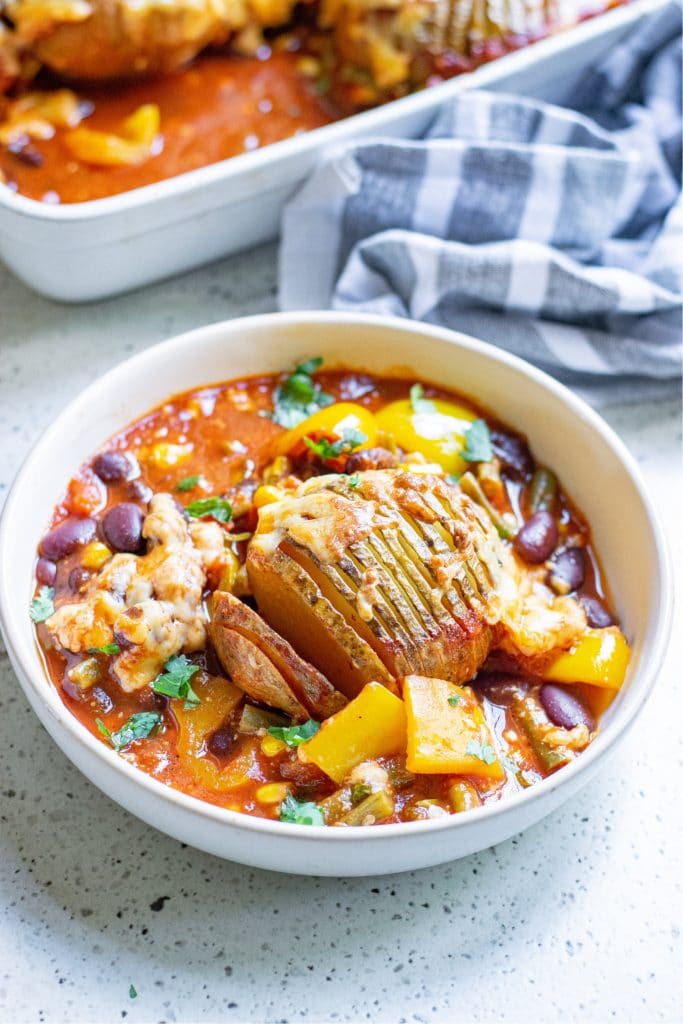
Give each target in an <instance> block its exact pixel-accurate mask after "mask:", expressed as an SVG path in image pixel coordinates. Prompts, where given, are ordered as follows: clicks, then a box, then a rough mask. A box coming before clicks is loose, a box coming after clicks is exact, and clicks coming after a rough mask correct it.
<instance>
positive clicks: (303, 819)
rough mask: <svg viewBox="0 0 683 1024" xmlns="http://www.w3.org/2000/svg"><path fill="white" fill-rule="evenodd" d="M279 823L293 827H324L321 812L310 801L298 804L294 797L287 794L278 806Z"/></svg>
mask: <svg viewBox="0 0 683 1024" xmlns="http://www.w3.org/2000/svg"><path fill="white" fill-rule="evenodd" d="M280 821H289V822H291V823H292V824H293V825H324V824H325V819H324V817H323V812H322V811H321V810H320V808H319V807H318V805H317V804H314V803H313V802H312V801H309V802H308V803H300V802H299V801H298V800H297V799H296V797H293V796H292V794H291V793H288V794H287V796H286V797H285V799H284V800H283V801H282V803H281V804H280Z"/></svg>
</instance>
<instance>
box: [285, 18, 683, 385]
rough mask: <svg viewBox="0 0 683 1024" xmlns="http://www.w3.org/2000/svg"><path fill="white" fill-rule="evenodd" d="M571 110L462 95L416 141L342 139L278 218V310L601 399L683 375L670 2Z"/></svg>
mask: <svg viewBox="0 0 683 1024" xmlns="http://www.w3.org/2000/svg"><path fill="white" fill-rule="evenodd" d="M573 99H574V102H575V105H576V108H577V109H576V110H567V109H564V108H561V107H556V106H550V105H548V104H544V103H540V102H537V101H535V100H528V99H523V98H521V97H518V96H508V95H505V94H503V93H495V92H465V93H463V94H462V95H460V96H458V97H456V99H455V100H454V101H452V102H451V103H449V104H448V105H447V106H446V107H445V108H443V109H442V111H441V112H440V114H439V115H438V116H437V118H436V120H435V122H434V123H433V124H432V126H431V128H430V130H429V131H428V133H427V135H426V137H425V139H424V140H423V141H418V142H395V141H390V140H381V139H380V140H376V141H370V142H361V143H357V144H355V145H349V146H346V147H344V148H343V149H342V150H341V151H336V152H335V153H333V154H332V155H331V156H330V157H329V159H328V160H327V161H326V162H325V163H323V164H322V165H321V166H320V167H319V169H318V170H316V171H315V172H314V173H313V174H312V176H311V177H310V179H309V180H308V182H307V183H306V184H305V185H304V186H303V187H302V189H301V190H300V191H299V192H298V194H297V195H296V196H295V197H294V198H293V199H292V200H291V202H290V203H289V205H288V207H287V208H286V210H285V213H284V218H283V235H282V245H281V252H280V304H281V307H282V308H284V309H303V308H322V307H325V306H329V305H332V306H333V307H335V308H337V309H354V310H369V311H372V312H380V313H389V314H394V315H397V316H404V317H412V318H414V319H418V320H426V321H428V322H430V323H435V324H445V325H447V326H449V327H454V328H457V329H459V330H461V331H464V332H465V333H468V334H473V335H475V336H477V337H479V338H484V339H485V340H487V341H491V342H493V343H494V344H496V345H500V346H501V347H502V348H506V349H508V350H509V351H511V352H514V353H516V354H517V355H520V356H523V357H524V358H526V359H529V360H531V361H532V362H534V363H536V364H537V365H538V366H541V367H542V368H543V369H545V370H547V371H549V372H550V373H552V374H554V375H555V376H557V377H559V378H560V379H561V380H563V381H564V382H565V383H568V384H569V385H570V386H573V387H574V388H575V389H576V390H578V391H580V392H582V393H583V394H584V396H585V397H587V398H588V399H589V400H591V401H593V402H594V403H595V404H600V403H604V402H608V401H612V402H613V401H620V400H624V399H638V398H653V397H657V396H660V395H661V396H664V395H667V394H671V393H674V392H675V391H677V390H678V389H679V388H680V375H681V299H682V294H681V261H682V258H683V203H682V202H681V197H680V193H681V9H680V6H679V4H678V3H672V4H671V5H670V6H669V7H665V8H663V9H661V10H660V11H658V12H656V13H655V14H654V15H651V16H650V18H649V19H648V20H647V21H646V22H645V23H641V24H640V25H639V26H638V27H637V28H636V29H635V30H634V31H633V32H632V34H631V35H630V36H629V37H628V38H626V39H625V40H624V41H623V42H621V43H620V44H619V45H618V46H616V47H615V48H614V49H613V50H612V52H611V53H610V55H609V57H608V58H607V59H606V60H605V62H604V63H603V64H601V65H600V66H599V67H598V68H596V70H595V71H594V72H593V73H592V74H591V75H590V76H589V77H588V78H587V79H586V80H585V81H584V85H583V88H582V89H581V92H580V95H578V96H577V95H575V96H574V97H573Z"/></svg>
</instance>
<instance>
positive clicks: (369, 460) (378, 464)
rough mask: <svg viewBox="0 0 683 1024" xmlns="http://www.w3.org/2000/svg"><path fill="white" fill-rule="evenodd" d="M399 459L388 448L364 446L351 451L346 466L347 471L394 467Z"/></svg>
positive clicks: (354, 471) (356, 471) (355, 471)
mask: <svg viewBox="0 0 683 1024" xmlns="http://www.w3.org/2000/svg"><path fill="white" fill-rule="evenodd" d="M397 465H398V459H397V458H396V456H395V455H394V454H393V452H390V451H389V450H388V449H387V448H364V449H363V450H362V451H359V452H351V454H350V455H349V457H348V459H347V460H346V466H345V467H344V468H345V470H346V472H347V473H350V474H352V473H358V472H359V471H360V472H362V471H364V470H366V469H393V468H394V467H395V466H397Z"/></svg>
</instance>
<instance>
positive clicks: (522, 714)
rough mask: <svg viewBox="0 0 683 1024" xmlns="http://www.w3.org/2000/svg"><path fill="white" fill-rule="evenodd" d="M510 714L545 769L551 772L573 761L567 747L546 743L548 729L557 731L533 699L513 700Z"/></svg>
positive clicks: (518, 698)
mask: <svg viewBox="0 0 683 1024" xmlns="http://www.w3.org/2000/svg"><path fill="white" fill-rule="evenodd" d="M512 713H513V715H514V717H515V718H516V720H517V721H518V722H519V724H520V725H521V726H522V728H523V729H524V732H525V733H526V734H527V736H528V737H529V742H530V743H531V746H532V749H533V751H534V753H535V754H536V755H537V756H538V757H539V758H540V760H541V761H542V763H543V765H544V767H545V768H547V769H548V770H550V771H552V769H554V768H559V767H560V766H561V765H563V764H567V763H568V762H569V761H571V760H572V759H573V757H574V754H573V752H572V751H571V750H570V749H569V748H568V747H565V746H553V745H552V744H550V743H548V742H547V741H546V738H545V736H546V733H547V732H548V727H549V726H550V727H552V728H553V729H554V731H557V730H556V729H555V727H553V726H552V723H551V722H550V720H549V719H548V717H547V715H546V713H545V711H544V710H543V708H542V707H541V706H540V704H537V703H536V701H535V700H534V698H533V697H528V696H527V697H517V698H515V700H514V702H513V704H512Z"/></svg>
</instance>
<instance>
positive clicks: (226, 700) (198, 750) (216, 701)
mask: <svg viewBox="0 0 683 1024" xmlns="http://www.w3.org/2000/svg"><path fill="white" fill-rule="evenodd" d="M192 689H193V690H194V691H195V693H196V694H197V696H198V697H199V700H200V701H201V703H200V704H198V705H197V706H196V707H194V708H186V707H185V706H184V703H183V701H182V700H174V701H173V704H172V707H173V715H174V717H175V719H176V722H177V723H178V744H177V751H178V757H179V758H180V761H181V763H182V765H183V767H184V768H185V769H186V770H187V771H188V772H189V773H190V774H191V775H192V776H193V777H194V779H195V780H196V781H197V782H199V783H200V784H201V785H203V786H205V787H206V788H207V789H210V790H213V791H214V792H217V793H220V792H225V791H228V790H231V789H236V788H237V787H238V786H241V785H243V783H244V781H245V779H246V778H247V775H248V772H249V770H250V768H253V765H254V763H255V750H256V743H257V741H256V740H254V744H253V746H244V747H243V748H242V752H241V753H240V754H239V755H238V756H237V757H235V758H234V759H233V760H232V761H230V763H229V764H228V765H226V766H225V767H224V768H222V769H221V768H219V767H218V766H217V765H216V764H215V762H214V761H212V760H211V759H210V758H208V757H206V747H205V744H206V741H207V740H208V738H209V736H210V735H211V733H212V732H215V731H216V729H218V727H219V726H220V725H222V724H223V722H224V721H225V720H226V718H228V716H229V715H230V713H231V712H232V711H233V710H234V709H235V708H236V707H237V705H238V704H239V703H240V701H241V700H242V699H243V697H244V693H243V691H242V690H240V689H239V688H238V687H237V686H235V685H234V684H233V683H231V682H229V680H227V679H223V678H222V677H220V676H204V677H203V678H202V679H199V680H198V681H197V682H195V681H194V680H193V681H192Z"/></svg>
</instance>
